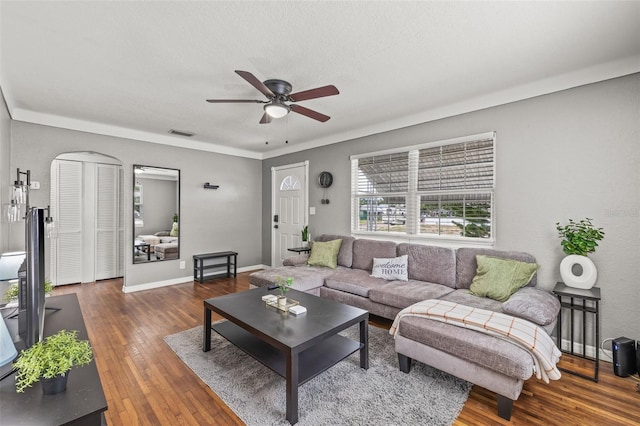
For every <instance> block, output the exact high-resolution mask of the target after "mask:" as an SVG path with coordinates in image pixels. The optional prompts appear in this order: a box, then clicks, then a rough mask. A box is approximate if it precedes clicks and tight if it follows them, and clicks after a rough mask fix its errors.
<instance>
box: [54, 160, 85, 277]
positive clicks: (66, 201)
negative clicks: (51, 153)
mask: <svg viewBox="0 0 640 426" xmlns="http://www.w3.org/2000/svg"><path fill="white" fill-rule="evenodd" d="M82 167H83V166H82V163H80V162H77V161H66V160H55V161H54V167H53V172H54V173H53V176H52V177H53V180H54V182H52V195H53V197H52V200H51V201H52V206H53V207H54V208H53V211H54V216H53V217H54V218H55V219H56V220H57V222H58V224H57V225H58V238H57V239H55V240H53V241H54V244H55V247H56V249H55V251H54V254H53V258H52V263H53V270H52V272H53V274H54V275H55V279H54V281H55V284H56V285H62V284H70V283H78V282H80V281H81V279H82V278H81V277H82V182H83V179H82Z"/></svg>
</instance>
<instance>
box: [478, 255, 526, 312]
mask: <svg viewBox="0 0 640 426" xmlns="http://www.w3.org/2000/svg"><path fill="white" fill-rule="evenodd" d="M476 261H477V263H478V270H477V272H476V276H475V277H473V281H472V282H471V286H470V287H469V291H471V293H472V294H475V295H476V296H481V297H488V298H490V299H495V300H499V301H500V302H504V301H505V300H507V299H508V298H509V297H511V295H512V294H513V293H515V292H516V291H518V290H519V289H520V288H521V287H524V286H525V285H527V284H529V281H531V278H533V275H534V274H535V273H536V271H537V270H538V265H537V264H536V263H528V262H520V261H518V260H513V259H502V258H499V257H492V256H484V255H477V256H476Z"/></svg>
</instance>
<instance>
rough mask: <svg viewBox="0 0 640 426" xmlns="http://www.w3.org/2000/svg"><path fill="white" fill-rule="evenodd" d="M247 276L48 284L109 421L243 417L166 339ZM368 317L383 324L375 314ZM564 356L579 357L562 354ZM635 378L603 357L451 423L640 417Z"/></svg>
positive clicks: (611, 421)
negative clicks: (74, 303)
mask: <svg viewBox="0 0 640 426" xmlns="http://www.w3.org/2000/svg"><path fill="white" fill-rule="evenodd" d="M248 275H249V273H241V274H238V277H237V278H221V279H217V280H211V281H207V282H205V283H203V284H199V283H197V282H194V283H186V284H179V285H174V286H170V287H164V288H159V289H155V290H147V291H141V292H136V293H127V294H125V293H123V292H122V281H121V280H106V281H101V282H97V283H91V284H82V285H80V284H78V285H70V286H62V287H57V288H55V290H54V293H53V294H54V295H57V294H67V293H76V294H77V295H78V299H79V301H80V306H81V308H82V312H83V315H84V319H85V322H86V325H87V330H88V332H89V336H90V339H91V343H92V345H93V348H94V352H95V359H96V364H97V366H98V371H99V373H100V378H101V380H102V386H103V387H104V391H105V394H106V397H107V403H108V405H109V409H108V411H107V413H106V419H107V422H108V424H109V425H136V424H145V425H147V424H148V425H182V424H185V425H237V424H239V425H241V424H243V423H242V421H240V419H238V417H237V416H236V415H235V414H234V413H233V412H232V411H231V410H229V408H227V407H226V406H225V404H224V403H223V402H222V401H221V400H220V399H219V398H218V396H217V395H216V394H215V393H213V392H212V391H211V390H210V389H209V387H207V386H206V385H205V384H204V383H203V382H202V381H200V379H198V377H197V376H196V375H195V374H194V373H193V372H192V371H191V370H190V369H189V368H188V367H187V366H186V365H185V364H183V363H182V361H180V359H179V358H178V357H177V356H176V355H175V354H174V353H173V351H172V350H171V349H169V347H168V346H167V345H166V344H165V343H164V341H163V338H164V336H166V335H169V334H173V333H177V332H179V331H182V330H186V329H189V328H192V327H195V326H197V325H200V324H201V323H202V319H203V304H202V301H203V300H204V299H207V298H210V297H215V296H220V295H224V294H228V293H233V292H237V291H245V290H248V288H249V282H248ZM214 319H217V318H216V317H214ZM372 323H374V325H377V326H380V327H385V328H388V327H389V326H390V321H387V320H382V319H376V318H374V319H372ZM565 358H567V359H566V360H565ZM562 362H563V363H571V362H576V363H578V361H577V360H572V359H568V357H566V356H564V357H563V361H562ZM637 383H638V381H637V380H634V379H632V378H620V377H617V376H615V375H614V374H613V371H612V368H611V364H609V363H602V364H601V373H600V381H599V383H593V382H590V381H588V380H584V379H581V378H579V377H576V376H573V375H570V374H566V373H564V374H563V377H562V379H561V380H559V381H556V382H551V383H550V384H549V385H546V384H544V383H543V382H540V381H537V380H536V379H531V380H529V381H528V382H527V383H526V385H525V389H524V392H523V394H522V395H521V396H520V398H519V399H518V401H516V402H515V404H514V408H513V416H512V418H511V421H510V422H507V421H504V420H503V419H501V418H499V417H498V416H497V414H496V412H497V411H496V400H495V395H494V394H493V393H492V392H489V391H486V390H484V389H482V388H479V387H477V386H475V387H474V388H473V391H472V392H471V395H470V397H469V400H468V401H467V402H466V404H465V406H464V409H463V410H462V412H461V413H460V416H459V417H458V419H457V421H456V423H455V424H456V425H525V424H526V425H638V424H640V393H639V392H637V390H636V385H637ZM380 391H381V392H384V391H385V390H384V389H381V390H380ZM247 403H250V402H247Z"/></svg>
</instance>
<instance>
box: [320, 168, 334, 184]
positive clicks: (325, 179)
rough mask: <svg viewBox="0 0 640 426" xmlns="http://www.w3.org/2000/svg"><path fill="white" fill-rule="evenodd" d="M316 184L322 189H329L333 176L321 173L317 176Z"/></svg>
mask: <svg viewBox="0 0 640 426" xmlns="http://www.w3.org/2000/svg"><path fill="white" fill-rule="evenodd" d="M318 184H320V186H321V187H322V188H329V187H330V186H331V185H332V184H333V175H332V174H331V173H329V172H322V173H320V176H318Z"/></svg>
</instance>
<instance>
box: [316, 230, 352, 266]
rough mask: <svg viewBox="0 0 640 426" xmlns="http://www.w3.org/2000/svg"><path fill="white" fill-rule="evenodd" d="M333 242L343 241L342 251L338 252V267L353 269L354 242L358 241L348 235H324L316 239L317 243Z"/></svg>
mask: <svg viewBox="0 0 640 426" xmlns="http://www.w3.org/2000/svg"><path fill="white" fill-rule="evenodd" d="M332 240H342V244H341V245H340V251H339V252H338V265H339V266H344V267H346V268H351V265H352V264H353V242H354V241H355V240H356V239H355V238H353V237H349V236H346V235H330V234H323V235H320V236H319V237H317V238H316V239H315V241H322V242H326V241H332Z"/></svg>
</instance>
